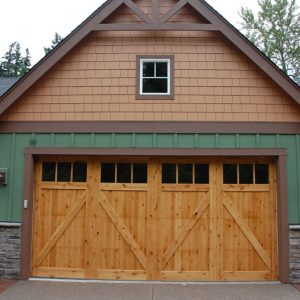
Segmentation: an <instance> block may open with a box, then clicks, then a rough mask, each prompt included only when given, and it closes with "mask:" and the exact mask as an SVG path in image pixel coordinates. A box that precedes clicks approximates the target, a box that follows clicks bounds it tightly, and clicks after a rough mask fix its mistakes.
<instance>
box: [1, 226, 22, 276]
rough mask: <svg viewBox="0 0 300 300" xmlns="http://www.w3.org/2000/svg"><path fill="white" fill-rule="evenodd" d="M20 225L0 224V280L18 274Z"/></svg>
mask: <svg viewBox="0 0 300 300" xmlns="http://www.w3.org/2000/svg"><path fill="white" fill-rule="evenodd" d="M20 240H21V227H20V225H18V224H16V225H10V224H7V225H2V224H0V280H1V279H18V278H19V276H20Z"/></svg>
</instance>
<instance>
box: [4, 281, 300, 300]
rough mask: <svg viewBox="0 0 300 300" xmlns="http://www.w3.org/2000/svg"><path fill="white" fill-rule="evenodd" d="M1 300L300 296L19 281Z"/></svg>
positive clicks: (285, 290)
mask: <svg viewBox="0 0 300 300" xmlns="http://www.w3.org/2000/svg"><path fill="white" fill-rule="evenodd" d="M0 299H1V300H8V299H9V300H48V299H49V300H50V299H57V300H59V299H63V300H67V299H72V300H77V299H80V300H81V299H84V300H85V299H87V300H88V299H97V300H102V299H103V300H117V299H118V300H119V299H120V300H154V299H155V300H169V299H170V300H171V299H172V300H187V299H191V300H193V299H195V300H196V299H197V300H198V299H203V300H216V299H217V300H227V299H228V300H239V299H241V300H256V299H257V300H258V299H259V300H269V299H270V300H276V299H280V300H299V299H300V292H299V291H297V290H296V289H295V288H293V287H292V286H291V285H282V284H280V283H257V284H256V283H251V284H234V283H233V284H230V283H225V284H212V283H211V284H205V283H201V284H193V283H188V284H178V283H177V284H172V283H151V282H150V283H137V282H134V283H131V282H127V283H112V282H60V281H59V282H57V281H55V282H54V281H36V280H34V281H32V280H30V281H19V282H17V283H16V284H14V285H13V286H11V287H10V288H8V289H7V290H6V291H5V292H4V293H3V294H1V295H0Z"/></svg>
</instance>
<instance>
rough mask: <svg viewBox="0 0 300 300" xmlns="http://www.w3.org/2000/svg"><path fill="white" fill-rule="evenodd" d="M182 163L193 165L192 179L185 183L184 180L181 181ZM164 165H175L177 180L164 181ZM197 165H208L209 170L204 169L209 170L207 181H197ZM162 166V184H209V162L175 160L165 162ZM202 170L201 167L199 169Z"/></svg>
mask: <svg viewBox="0 0 300 300" xmlns="http://www.w3.org/2000/svg"><path fill="white" fill-rule="evenodd" d="M182 164H191V165H192V181H191V183H183V182H179V165H182ZM164 165H175V174H174V175H175V182H165V181H164V178H165V174H164V173H163V171H164ZM196 165H207V170H204V171H207V173H208V174H207V182H205V183H204V182H200V183H199V182H196V167H195V166H196ZM161 168H162V170H161V171H162V172H161V183H162V184H168V185H169V184H196V185H198V184H202V185H203V184H209V163H194V162H190V163H175V162H163V163H162V165H161ZM199 170H201V168H200V169H199Z"/></svg>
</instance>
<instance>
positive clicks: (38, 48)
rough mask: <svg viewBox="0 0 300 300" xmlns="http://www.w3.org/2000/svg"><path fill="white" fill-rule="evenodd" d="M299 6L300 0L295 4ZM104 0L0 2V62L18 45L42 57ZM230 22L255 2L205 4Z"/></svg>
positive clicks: (235, 21)
mask: <svg viewBox="0 0 300 300" xmlns="http://www.w3.org/2000/svg"><path fill="white" fill-rule="evenodd" d="M297 1H299V2H300V0H297ZM103 2H105V1H104V0H77V1H76V0H75V1H74V0H51V1H42V0H9V1H6V0H2V1H1V4H0V12H1V17H0V59H1V58H2V57H3V55H4V54H5V52H7V50H8V46H9V45H10V44H11V43H13V42H15V41H17V42H19V43H20V44H21V48H22V50H23V54H24V53H25V49H26V48H29V52H30V54H31V57H32V58H31V62H32V64H35V63H36V62H37V61H38V60H40V59H41V58H42V57H43V56H44V47H48V46H50V45H51V40H52V39H53V38H54V34H55V32H57V33H58V34H60V35H61V36H63V37H65V36H67V35H68V34H69V33H70V32H71V31H72V30H73V29H75V28H76V27H77V26H78V25H79V24H80V23H82V21H84V20H85V19H86V18H87V17H88V16H89V15H90V14H91V13H92V12H93V11H95V10H96V9H97V8H98V7H99V6H100V5H102V4H103ZM207 2H208V3H209V4H210V5H211V6H212V7H214V8H215V9H216V10H217V11H218V12H219V13H220V14H221V15H223V16H224V17H225V18H226V19H227V20H228V21H229V22H231V23H232V24H233V25H234V26H236V27H237V28H239V27H240V26H239V23H238V22H239V15H238V11H239V10H240V8H241V6H243V7H245V6H247V7H248V8H251V9H253V10H254V11H257V0H227V1H226V0H207Z"/></svg>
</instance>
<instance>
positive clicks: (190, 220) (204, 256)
mask: <svg viewBox="0 0 300 300" xmlns="http://www.w3.org/2000/svg"><path fill="white" fill-rule="evenodd" d="M169 189H170V188H169ZM190 189H192V188H191V187H188V186H186V187H185V189H183V188H182V187H179V191H176V187H173V188H172V191H168V190H167V191H163V192H162V193H161V198H160V209H159V212H160V215H159V217H158V227H159V228H160V231H159V240H160V248H159V251H158V252H159V257H160V265H159V270H160V273H161V278H162V279H167V280H192V279H196V278H198V279H199V277H200V278H202V279H208V278H209V277H208V273H209V264H208V261H209V260H208V256H209V208H208V207H209V192H208V189H207V190H206V191H205V190H204V189H203V191H190Z"/></svg>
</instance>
